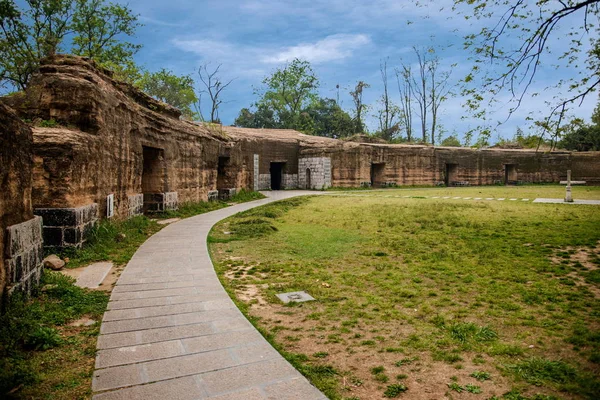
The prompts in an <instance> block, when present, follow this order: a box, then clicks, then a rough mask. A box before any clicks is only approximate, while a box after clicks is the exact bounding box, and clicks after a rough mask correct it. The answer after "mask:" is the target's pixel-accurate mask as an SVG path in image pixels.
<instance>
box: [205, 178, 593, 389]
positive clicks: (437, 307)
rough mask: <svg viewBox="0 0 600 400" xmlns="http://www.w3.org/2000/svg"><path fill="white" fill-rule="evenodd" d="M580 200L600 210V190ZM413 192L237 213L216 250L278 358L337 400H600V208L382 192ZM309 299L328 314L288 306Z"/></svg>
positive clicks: (584, 192)
mask: <svg viewBox="0 0 600 400" xmlns="http://www.w3.org/2000/svg"><path fill="white" fill-rule="evenodd" d="M432 190H433V189H432ZM439 190H451V191H452V194H454V196H462V197H484V198H485V197H502V198H507V199H508V198H511V197H515V198H516V197H519V198H522V197H525V196H527V197H532V198H533V196H539V197H556V196H559V195H560V193H561V192H563V191H564V188H556V187H551V186H550V187H537V186H536V187H520V188H518V190H519V191H518V192H515V191H514V188H503V187H498V188H493V187H490V188H453V189H439ZM577 191H578V195H579V196H580V198H582V197H584V196H585V197H587V198H596V199H600V188H577ZM404 192H405V191H404V190H398V191H394V190H389V191H382V192H373V193H369V195H368V196H367V197H345V196H319V197H313V198H311V199H298V200H294V201H291V200H288V201H285V202H278V203H272V204H269V205H267V206H263V207H260V208H257V209H253V210H249V211H247V212H245V213H241V214H238V215H236V216H234V217H231V218H229V219H227V220H225V221H223V222H221V223H220V224H218V225H217V226H215V228H214V229H213V231H212V232H211V235H210V237H209V241H210V243H211V253H212V255H213V259H214V261H215V267H216V269H217V272H218V273H219V275H220V277H221V279H222V282H223V283H224V285H225V287H226V288H227V289H228V291H229V292H230V293H232V294H233V295H234V296H237V301H238V302H241V303H244V306H243V307H242V309H243V310H244V311H245V312H246V313H247V314H248V315H249V316H250V317H251V319H252V320H253V321H254V322H255V323H256V324H257V325H258V326H259V328H260V330H261V331H262V332H266V334H267V335H268V337H269V338H270V340H272V341H274V343H275V344H276V347H277V348H279V349H282V350H283V352H285V353H284V354H292V355H293V360H292V361H294V362H298V363H300V364H301V365H308V366H310V367H311V369H310V371H311V373H314V372H315V371H322V372H323V375H319V374H317V376H311V374H308V373H307V374H306V375H307V377H309V378H310V379H312V381H313V383H315V384H316V385H317V386H319V387H320V388H322V389H323V390H326V391H327V393H328V395H329V396H330V397H331V398H337V399H350V398H360V399H363V400H364V399H380V398H382V397H384V396H385V397H390V396H396V395H397V396H399V397H402V396H408V397H407V398H415V399H429V398H444V396H446V397H449V396H448V395H447V394H448V393H450V396H459V394H458V393H461V392H463V393H466V395H467V396H472V395H473V394H477V393H481V394H480V396H481V398H486V399H491V398H493V399H558V398H564V397H566V398H570V399H595V398H597V394H598V393H599V392H600V379H598V376H600V375H599V374H600V334H599V332H600V314H599V312H598V310H599V309H600V286H599V283H598V282H599V281H600V279H598V278H597V277H598V274H597V271H598V268H600V243H599V240H600V208H599V207H598V206H572V205H563V204H532V203H530V202H515V201H513V202H511V201H508V200H507V201H493V202H490V201H488V202H486V201H473V200H458V199H457V200H453V199H431V198H420V197H419V196H420V195H421V194H422V193H423V192H422V191H418V190H415V191H414V198H402V197H401V198H394V197H392V198H389V197H383V196H380V195H378V194H377V193H382V194H383V195H394V194H401V195H404ZM442 193H443V192H440V193H436V194H435V195H436V196H439V195H440V194H442ZM297 290H306V291H307V292H308V293H309V294H311V295H312V296H313V297H315V298H316V299H317V301H315V302H309V303H301V304H291V305H286V306H284V305H282V304H281V303H280V301H279V300H278V299H277V298H276V297H275V294H277V293H285V292H293V291H297ZM300 361H301V362H300ZM300 369H301V370H302V368H300ZM375 370H376V371H378V372H377V373H375V372H373V371H375ZM332 377H333V379H334V380H337V388H333V389H332V385H331V378H332ZM320 378H327V379H328V380H327V384H326V385H325V384H322V383H320ZM425 389H427V391H425ZM405 390H406V391H407V393H406V394H400V393H403V392H404V391H405ZM331 393H333V394H331ZM461 396H462V395H461ZM475 397H477V396H473V398H475ZM461 398H462V397H461Z"/></svg>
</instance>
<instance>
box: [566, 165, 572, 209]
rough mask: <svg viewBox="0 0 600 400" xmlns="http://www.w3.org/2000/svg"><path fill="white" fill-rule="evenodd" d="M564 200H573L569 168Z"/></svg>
mask: <svg viewBox="0 0 600 400" xmlns="http://www.w3.org/2000/svg"><path fill="white" fill-rule="evenodd" d="M565 202H566V203H572V202H573V195H572V194H571V170H568V171H567V194H566V195H565Z"/></svg>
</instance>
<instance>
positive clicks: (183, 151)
mask: <svg viewBox="0 0 600 400" xmlns="http://www.w3.org/2000/svg"><path fill="white" fill-rule="evenodd" d="M24 121H26V122H27V123H26V122H24ZM50 122H51V123H50ZM55 123H56V124H55ZM30 126H34V127H33V128H31V127H30ZM0 135H1V136H0V144H1V145H0V168H1V169H0V174H1V182H2V186H1V188H2V190H1V191H0V255H2V260H1V261H2V262H1V263H0V292H2V293H4V294H6V293H8V292H11V291H13V290H15V289H17V288H22V289H24V290H25V291H27V290H29V288H30V287H31V285H32V284H34V283H35V282H36V281H38V279H39V276H40V273H41V269H40V268H41V267H40V261H41V258H42V254H43V249H44V247H50V248H53V247H54V248H61V247H68V246H80V245H81V244H82V243H83V242H84V241H85V238H86V235H87V233H88V232H89V230H90V229H91V228H92V227H93V225H94V224H95V223H96V222H97V221H98V219H100V218H107V217H113V218H128V217H131V216H134V215H139V214H142V213H144V212H152V211H161V210H169V209H175V208H176V207H177V205H178V203H182V202H198V201H207V200H213V199H217V198H220V199H227V198H228V197H229V196H231V194H232V193H235V192H236V191H238V190H240V189H248V190H265V189H273V190H280V189H289V188H302V189H317V190H320V189H326V188H329V187H347V188H350V187H360V186H373V187H386V186H404V185H431V186H433V185H448V186H457V185H467V184H469V185H492V184H514V183H520V182H523V183H557V182H559V181H560V180H561V179H565V177H566V171H567V170H572V171H573V176H574V177H575V179H578V180H585V181H587V182H588V183H589V184H600V153H598V152H595V153H593V152H590V153H576V152H573V153H572V152H564V151H560V152H550V153H547V152H546V153H545V152H536V151H531V150H498V149H484V150H476V149H469V148H446V147H431V146H418V145H388V144H371V143H357V142H349V141H340V140H335V139H327V138H322V137H314V136H307V135H303V134H301V133H299V132H296V131H293V130H266V129H265V130H263V129H244V128H236V127H227V126H220V125H218V126H217V125H210V124H198V123H192V122H188V121H184V120H181V119H180V112H179V111H178V110H177V109H175V108H172V107H170V106H168V105H166V104H163V103H160V102H158V101H156V100H154V99H152V98H151V97H149V96H147V95H145V94H144V93H142V92H140V91H138V90H136V89H135V88H133V87H132V86H129V85H127V84H124V83H121V82H118V81H116V80H114V79H113V78H112V77H111V74H110V72H109V71H104V70H100V69H99V68H97V67H96V66H95V65H94V64H93V63H92V62H89V61H87V60H85V59H82V58H76V57H70V56H56V57H54V58H52V59H47V60H45V61H44V62H43V63H42V66H41V68H40V70H39V73H37V74H36V75H35V76H34V78H33V79H32V81H31V83H30V85H29V87H28V89H27V91H26V92H24V93H18V94H15V95H12V96H8V97H4V98H0Z"/></svg>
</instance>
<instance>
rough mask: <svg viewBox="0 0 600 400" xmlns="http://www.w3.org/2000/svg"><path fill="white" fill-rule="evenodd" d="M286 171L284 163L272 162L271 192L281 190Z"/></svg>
mask: <svg viewBox="0 0 600 400" xmlns="http://www.w3.org/2000/svg"><path fill="white" fill-rule="evenodd" d="M284 171H285V163H284V162H272V163H271V169H270V172H271V190H281V188H282V180H283V172H284Z"/></svg>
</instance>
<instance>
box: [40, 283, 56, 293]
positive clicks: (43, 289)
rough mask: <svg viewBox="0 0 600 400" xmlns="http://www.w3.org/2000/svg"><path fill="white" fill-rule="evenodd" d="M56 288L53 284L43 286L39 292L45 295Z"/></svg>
mask: <svg viewBox="0 0 600 400" xmlns="http://www.w3.org/2000/svg"><path fill="white" fill-rule="evenodd" d="M57 287H58V285H54V284H52V285H44V286H42V288H41V289H40V290H41V291H42V292H43V293H45V292H47V291H50V290H52V289H56V288H57Z"/></svg>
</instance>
